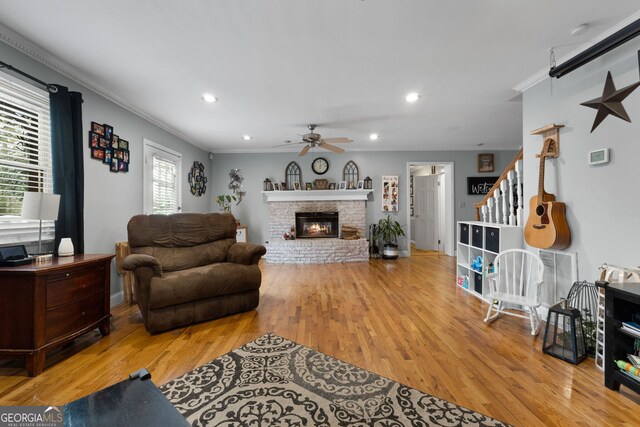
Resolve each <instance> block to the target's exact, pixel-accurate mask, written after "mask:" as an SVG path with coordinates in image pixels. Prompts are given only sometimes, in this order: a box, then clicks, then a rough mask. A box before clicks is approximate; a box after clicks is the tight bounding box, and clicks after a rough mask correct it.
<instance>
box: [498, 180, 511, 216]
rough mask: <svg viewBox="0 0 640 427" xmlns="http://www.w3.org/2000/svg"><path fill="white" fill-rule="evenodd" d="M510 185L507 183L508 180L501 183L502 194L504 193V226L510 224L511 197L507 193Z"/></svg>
mask: <svg viewBox="0 0 640 427" xmlns="http://www.w3.org/2000/svg"><path fill="white" fill-rule="evenodd" d="M508 184H509V183H508V182H507V180H506V179H505V180H503V181H502V182H501V183H500V192H501V193H502V223H503V224H508V223H509V196H508V193H507V186H508Z"/></svg>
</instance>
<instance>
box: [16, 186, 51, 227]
mask: <svg viewBox="0 0 640 427" xmlns="http://www.w3.org/2000/svg"><path fill="white" fill-rule="evenodd" d="M59 205H60V195H59V194H48V193H35V192H33V191H26V192H25V193H24V198H23V199H22V215H21V217H22V218H24V219H41V220H56V219H58V208H59Z"/></svg>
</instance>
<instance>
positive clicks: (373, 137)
mask: <svg viewBox="0 0 640 427" xmlns="http://www.w3.org/2000/svg"><path fill="white" fill-rule="evenodd" d="M369 139H370V140H372V141H375V140H376V139H378V134H377V133H372V134H371V135H369Z"/></svg>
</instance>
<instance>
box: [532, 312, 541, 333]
mask: <svg viewBox="0 0 640 427" xmlns="http://www.w3.org/2000/svg"><path fill="white" fill-rule="evenodd" d="M529 319H530V321H531V335H532V336H536V335H538V334H539V333H540V328H541V327H542V323H541V322H540V315H539V314H538V310H537V309H536V308H535V307H529Z"/></svg>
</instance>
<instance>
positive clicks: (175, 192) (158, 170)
mask: <svg viewBox="0 0 640 427" xmlns="http://www.w3.org/2000/svg"><path fill="white" fill-rule="evenodd" d="M143 155H144V191H143V199H144V213H145V214H164V215H167V214H172V213H178V212H180V211H181V210H182V192H181V189H180V179H179V178H180V176H182V175H181V174H182V154H180V153H178V152H176V151H173V150H171V149H169V148H166V147H163V146H162V145H159V144H156V143H155V142H153V141H150V140H148V139H144V141H143Z"/></svg>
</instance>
